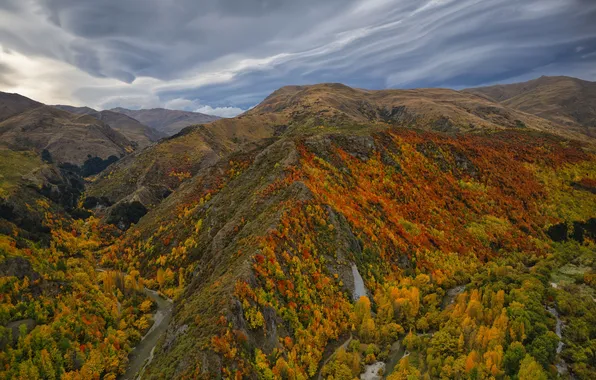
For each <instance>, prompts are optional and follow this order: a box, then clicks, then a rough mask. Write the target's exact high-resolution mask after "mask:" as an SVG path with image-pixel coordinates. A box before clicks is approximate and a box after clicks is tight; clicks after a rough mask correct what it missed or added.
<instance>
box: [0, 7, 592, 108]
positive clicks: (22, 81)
mask: <svg viewBox="0 0 596 380" xmlns="http://www.w3.org/2000/svg"><path fill="white" fill-rule="evenodd" d="M540 75H571V76H576V77H580V78H583V79H587V80H593V81H594V80H596V1H594V0H0V91H7V92H18V93H21V94H23V95H26V96H29V97H31V98H34V99H36V100H39V101H42V102H45V103H49V104H56V103H63V104H73V105H87V106H90V107H94V108H98V109H105V108H112V107H116V106H123V107H129V108H139V107H143V108H148V107H167V108H176V109H186V110H192V111H199V112H205V113H211V114H218V115H221V116H233V115H236V114H238V113H239V112H241V111H242V110H246V109H247V108H249V107H251V106H253V105H255V104H257V103H258V102H260V101H261V100H262V99H263V98H264V97H266V96H267V95H268V94H269V93H271V92H272V91H273V90H275V89H277V88H279V87H281V86H284V85H288V84H308V83H318V82H342V83H345V84H348V85H351V86H355V87H363V88H373V89H383V88H412V87H436V86H440V87H451V88H456V89H457V88H463V87H471V86H477V85H484V84H491V83H497V82H500V83H504V82H514V81H521V80H528V79H533V78H536V77H538V76H540Z"/></svg>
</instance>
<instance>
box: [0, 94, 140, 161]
mask: <svg viewBox="0 0 596 380" xmlns="http://www.w3.org/2000/svg"><path fill="white" fill-rule="evenodd" d="M0 145H2V146H4V147H6V148H8V149H11V150H33V151H35V152H37V153H38V154H42V153H43V152H44V151H47V153H46V154H48V153H49V155H50V156H51V158H52V161H53V162H55V163H69V164H73V165H77V166H82V165H83V164H84V163H85V162H86V161H87V160H88V159H89V157H97V158H99V159H103V160H105V159H108V158H109V157H110V156H115V157H117V158H120V157H122V156H124V155H126V154H127V153H130V152H132V151H133V150H134V146H133V144H132V143H131V142H130V141H129V140H128V139H127V138H126V137H125V136H124V135H122V134H121V133H119V132H117V131H115V130H113V129H112V128H110V126H109V125H107V124H106V123H104V122H102V121H100V120H98V119H96V118H94V117H92V116H88V115H77V114H74V113H71V112H67V111H64V110H60V109H57V108H54V107H51V106H46V105H44V104H42V103H39V102H36V101H34V100H31V99H29V98H26V97H24V96H21V95H18V94H7V93H0ZM46 158H47V157H46Z"/></svg>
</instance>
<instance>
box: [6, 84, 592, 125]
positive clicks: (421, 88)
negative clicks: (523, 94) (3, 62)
mask: <svg viewBox="0 0 596 380" xmlns="http://www.w3.org/2000/svg"><path fill="white" fill-rule="evenodd" d="M541 78H570V79H576V80H581V81H585V82H593V83H594V82H596V81H592V80H587V79H582V78H578V77H572V76H568V75H541V76H539V77H536V78H530V79H528V80H527V81H524V82H496V83H492V84H489V85H486V86H484V85H480V86H473V87H465V88H459V89H454V88H450V87H410V88H385V89H370V88H365V87H352V88H354V89H357V90H365V91H384V90H404V91H407V90H423V89H447V90H454V91H462V90H467V89H474V88H481V87H490V86H499V85H508V84H517V83H527V82H532V81H535V80H538V79H541ZM326 84H342V85H345V84H343V83H340V82H320V83H309V84H301V85H292V84H288V85H284V86H282V87H279V88H277V89H275V90H273V91H272V92H271V93H269V94H268V95H267V96H265V97H264V98H263V99H262V100H261V101H259V103H256V104H255V105H253V106H251V107H249V108H247V109H245V110H243V111H242V112H241V113H239V114H236V115H233V116H219V115H215V114H208V113H203V112H199V111H196V110H194V111H191V110H186V109H176V108H166V107H151V108H141V107H121V106H116V107H112V108H93V107H90V106H87V105H80V106H74V105H72V104H45V105H47V106H52V107H74V108H90V109H92V110H94V111H100V112H101V111H113V112H118V111H115V110H117V109H118V108H121V109H124V110H128V111H151V110H166V111H182V112H191V113H201V114H204V115H207V116H217V117H220V118H224V119H225V118H234V117H236V116H240V115H242V113H244V112H247V111H250V110H251V109H253V108H255V107H256V106H258V105H259V104H260V103H261V102H262V101H264V100H265V99H266V98H267V97H268V96H269V95H272V94H273V93H274V92H275V91H277V90H278V89H281V88H284V87H293V86H301V87H308V86H318V85H326ZM346 86H347V85H346ZM348 87H349V86H348ZM12 94H15V95H21V96H25V95H23V94H19V93H12ZM30 99H31V100H34V101H38V100H37V99H32V98H30Z"/></svg>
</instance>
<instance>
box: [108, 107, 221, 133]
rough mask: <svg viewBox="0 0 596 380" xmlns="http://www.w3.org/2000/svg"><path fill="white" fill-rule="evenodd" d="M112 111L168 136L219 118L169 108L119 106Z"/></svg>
mask: <svg viewBox="0 0 596 380" xmlns="http://www.w3.org/2000/svg"><path fill="white" fill-rule="evenodd" d="M111 111H114V112H118V113H123V114H125V115H127V116H130V117H132V118H133V119H136V120H138V121H139V122H141V123H143V124H145V125H148V126H149V127H151V128H153V129H156V130H158V131H159V132H162V133H164V134H166V135H167V136H172V135H175V134H176V133H178V132H180V131H181V130H182V129H184V128H185V127H188V126H190V125H195V124H205V123H210V122H212V121H214V120H217V119H219V117H217V116H211V115H205V114H202V113H199V112H188V111H178V110H168V109H164V108H152V109H141V110H129V109H126V108H121V107H118V108H114V109H112V110H111Z"/></svg>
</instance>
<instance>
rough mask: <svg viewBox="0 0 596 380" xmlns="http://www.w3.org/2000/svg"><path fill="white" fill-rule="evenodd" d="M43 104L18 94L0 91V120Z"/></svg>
mask: <svg viewBox="0 0 596 380" xmlns="http://www.w3.org/2000/svg"><path fill="white" fill-rule="evenodd" d="M42 105H43V104H41V103H39V102H36V101H35V100H32V99H29V98H27V97H24V96H22V95H19V94H9V93H6V92H0V121H4V120H6V119H8V118H10V117H12V116H14V115H16V114H19V113H21V112H23V111H27V110H30V109H33V108H37V107H41V106H42Z"/></svg>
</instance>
